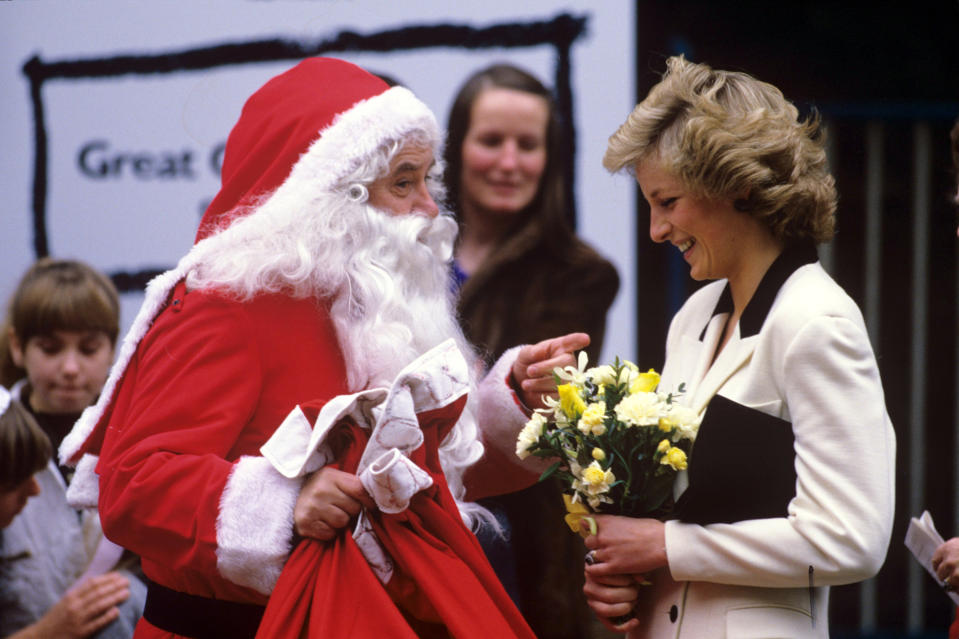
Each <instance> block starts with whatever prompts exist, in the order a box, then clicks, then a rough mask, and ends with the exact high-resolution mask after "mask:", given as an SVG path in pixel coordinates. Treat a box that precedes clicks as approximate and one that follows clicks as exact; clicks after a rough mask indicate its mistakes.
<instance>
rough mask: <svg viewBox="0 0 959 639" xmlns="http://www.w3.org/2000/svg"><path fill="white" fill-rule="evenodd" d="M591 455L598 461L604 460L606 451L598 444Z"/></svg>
mask: <svg viewBox="0 0 959 639" xmlns="http://www.w3.org/2000/svg"><path fill="white" fill-rule="evenodd" d="M590 455H591V456H592V458H593V459H595V460H596V461H603V460H605V459H606V451H604V450H603V449H602V448H599V447H598V446H597V447H596V448H594V449H593V451H592V452H591V453H590Z"/></svg>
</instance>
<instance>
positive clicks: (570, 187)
mask: <svg viewBox="0 0 959 639" xmlns="http://www.w3.org/2000/svg"><path fill="white" fill-rule="evenodd" d="M587 21H588V18H587V16H573V15H570V14H568V13H562V14H558V15H556V16H555V17H554V18H552V19H550V20H542V21H532V22H508V23H500V24H495V25H492V26H489V27H482V28H478V27H472V26H467V25H455V24H437V25H413V26H405V27H401V28H396V29H387V30H384V31H378V32H375V33H369V34H365V35H364V34H359V33H356V32H353V31H341V32H339V33H338V34H336V35H335V36H333V37H331V38H328V39H324V40H316V41H297V40H287V39H282V38H274V39H267V40H254V41H250V42H229V43H223V44H216V45H210V46H205V47H198V48H192V49H185V50H181V51H172V52H169V53H160V54H151V55H118V56H111V57H102V58H87V59H79V60H59V61H51V62H45V61H43V60H42V59H41V58H40V57H39V56H33V57H31V58H30V59H29V60H27V62H26V63H25V64H24V65H23V73H24V75H26V76H27V78H28V80H29V83H30V99H31V102H32V106H33V119H34V144H35V147H36V148H35V153H34V175H33V232H34V252H35V254H36V257H37V258H40V257H46V256H47V255H49V240H48V236H47V221H46V207H47V157H48V149H47V144H48V141H47V131H46V122H45V114H44V104H43V94H42V88H43V84H44V83H45V82H47V81H50V80H61V79H77V78H104V77H111V76H120V75H130V74H136V75H150V74H157V73H175V72H179V71H189V70H197V69H210V68H214V67H219V66H227V65H236V64H246V63H254V62H267V61H276V60H299V59H302V58H306V57H309V56H315V55H325V54H330V53H337V52H340V53H342V52H353V51H355V52H388V51H400V50H410V49H424V48H432V47H454V48H463V49H487V48H517V47H532V46H540V45H552V46H553V47H554V48H555V49H556V69H555V73H554V78H553V81H554V87H555V89H554V90H555V93H556V101H557V108H558V110H559V114H560V116H561V118H562V121H561V126H562V129H563V136H562V137H563V141H564V143H565V149H564V150H563V151H564V152H563V155H564V160H565V161H564V167H563V170H564V173H565V174H566V178H567V179H566V189H567V195H568V197H569V202H570V204H571V210H570V216H571V222H572V223H573V225H574V226H575V221H576V213H575V197H574V195H575V192H574V184H575V180H574V178H575V162H574V159H575V155H576V136H575V127H574V125H573V93H572V82H571V70H572V64H571V53H570V52H571V49H572V45H573V43H574V42H575V41H576V40H577V39H578V38H580V37H581V36H583V35H584V34H585V33H586V25H587ZM164 270H166V269H148V270H141V271H136V272H125V271H118V272H113V273H110V276H111V277H112V279H113V281H114V283H115V284H116V285H117V288H118V289H119V290H120V291H121V292H126V291H137V290H142V289H143V288H144V287H145V286H146V283H147V282H148V281H149V280H150V279H152V278H153V277H154V276H156V275H157V274H159V273H161V272H163V271H164Z"/></svg>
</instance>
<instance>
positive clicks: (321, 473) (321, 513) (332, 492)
mask: <svg viewBox="0 0 959 639" xmlns="http://www.w3.org/2000/svg"><path fill="white" fill-rule="evenodd" d="M364 507H366V508H371V509H372V508H375V507H376V505H375V504H374V503H373V500H372V499H371V498H370V496H369V495H368V494H367V492H366V488H364V487H363V483H362V482H361V481H360V478H359V477H357V476H356V475H354V474H352V473H347V472H343V471H342V470H338V469H336V468H330V467H325V468H321V469H320V470H318V471H316V472H315V473H313V474H312V475H310V477H309V479H307V480H306V482H305V483H304V484H303V488H302V489H300V494H299V496H298V497H297V498H296V505H295V506H294V507H293V524H294V527H295V529H296V532H297V534H298V535H300V536H301V537H312V538H314V539H320V540H323V541H327V540H330V539H333V537H335V536H336V533H337V532H338V531H339V530H340V529H342V528H345V527H346V526H347V525H348V524H349V523H350V520H351V519H353V518H354V517H355V516H356V515H358V514H359V512H360V510H361V509H362V508H364Z"/></svg>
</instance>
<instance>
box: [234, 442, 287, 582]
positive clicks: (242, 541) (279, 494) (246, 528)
mask: <svg viewBox="0 0 959 639" xmlns="http://www.w3.org/2000/svg"><path fill="white" fill-rule="evenodd" d="M301 486H302V480H301V479H288V478H286V477H283V476H282V475H281V474H280V473H278V472H277V471H276V469H275V468H273V466H272V465H271V464H270V462H269V460H267V459H265V458H263V457H241V458H240V460H239V461H238V462H237V463H236V465H235V466H234V468H233V472H232V473H231V474H230V478H229V479H228V480H227V483H226V488H225V489H224V491H223V496H222V497H221V499H220V512H219V513H218V514H217V518H216V541H217V550H216V557H217V562H216V565H217V568H218V569H219V571H220V574H221V575H223V577H225V578H226V579H229V580H230V581H232V582H233V583H236V584H239V585H241V586H247V587H249V588H253V589H254V590H256V591H257V592H260V593H263V594H264V595H268V594H270V593H271V592H272V591H273V587H274V586H275V585H276V581H277V579H279V578H280V572H281V571H282V570H283V564H284V563H285V562H286V560H287V558H288V557H289V555H290V552H291V550H292V543H293V507H294V505H295V504H296V498H297V496H298V495H299V494H300V488H301Z"/></svg>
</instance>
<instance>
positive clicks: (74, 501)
mask: <svg viewBox="0 0 959 639" xmlns="http://www.w3.org/2000/svg"><path fill="white" fill-rule="evenodd" d="M99 460H100V458H99V457H98V456H97V455H90V454H89V453H85V454H84V455H83V456H82V457H81V458H80V462H79V463H78V464H77V470H76V472H75V473H74V474H73V479H71V480H70V485H69V486H68V487H67V502H68V503H69V504H70V505H71V506H73V507H74V508H96V507H97V501H98V500H99V499H100V476H99V475H97V472H96V467H97V462H98V461H99ZM57 475H58V476H59V473H57Z"/></svg>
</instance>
